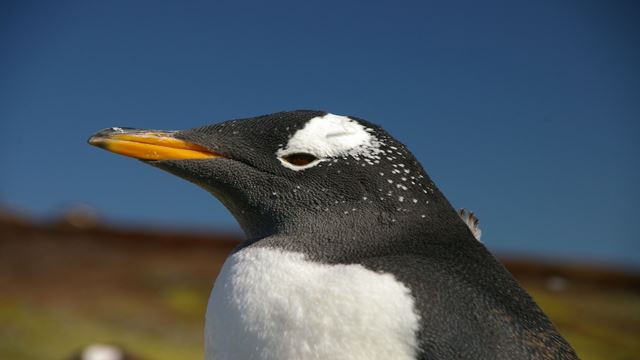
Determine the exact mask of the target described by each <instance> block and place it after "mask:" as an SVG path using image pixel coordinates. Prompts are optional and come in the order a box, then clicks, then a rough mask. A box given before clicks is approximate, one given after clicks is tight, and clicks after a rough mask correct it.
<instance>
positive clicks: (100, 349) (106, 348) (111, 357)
mask: <svg viewBox="0 0 640 360" xmlns="http://www.w3.org/2000/svg"><path fill="white" fill-rule="evenodd" d="M122 358H123V354H122V351H121V350H120V349H118V348H117V347H115V346H111V345H102V344H94V345H90V346H87V348H86V349H84V351H83V352H82V357H81V359H82V360H121V359H122Z"/></svg>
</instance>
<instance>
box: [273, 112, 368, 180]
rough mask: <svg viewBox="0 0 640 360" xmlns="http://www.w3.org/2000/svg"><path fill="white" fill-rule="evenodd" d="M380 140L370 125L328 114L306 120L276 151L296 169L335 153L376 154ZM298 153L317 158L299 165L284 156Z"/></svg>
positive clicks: (359, 155)
mask: <svg viewBox="0 0 640 360" xmlns="http://www.w3.org/2000/svg"><path fill="white" fill-rule="evenodd" d="M379 147H380V142H379V141H378V139H377V138H376V137H375V136H373V135H372V134H371V133H370V132H369V131H367V128H365V127H364V126H363V125H362V124H360V123H358V122H357V121H356V120H353V119H351V118H349V117H347V116H341V115H334V114H326V115H324V116H318V117H314V118H313V119H311V120H309V121H307V123H306V124H305V125H304V127H303V128H302V129H300V130H298V131H296V133H295V134H293V136H292V137H291V138H290V139H289V142H287V145H286V146H285V147H284V148H280V149H278V151H277V152H276V155H277V156H278V158H279V159H280V160H281V162H282V164H283V165H284V166H286V167H288V168H290V169H293V170H302V169H306V168H309V167H312V166H315V165H317V164H318V163H319V162H321V161H326V160H328V159H329V158H333V157H346V156H347V155H349V156H352V157H355V158H359V157H364V158H374V157H375V156H376V155H377V154H378V153H379V152H380V149H379ZM295 153H307V154H312V155H314V156H315V157H317V158H318V160H316V161H314V162H311V163H309V164H306V165H304V166H296V165H293V164H290V163H288V162H286V161H284V160H282V157H283V156H286V155H289V154H295Z"/></svg>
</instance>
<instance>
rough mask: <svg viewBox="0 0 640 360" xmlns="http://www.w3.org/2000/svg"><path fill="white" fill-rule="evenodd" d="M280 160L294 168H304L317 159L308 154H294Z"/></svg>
mask: <svg viewBox="0 0 640 360" xmlns="http://www.w3.org/2000/svg"><path fill="white" fill-rule="evenodd" d="M282 160H284V161H286V162H288V163H289V164H292V165H295V166H305V165H309V164H311V163H312V162H314V161H316V160H318V158H317V157H315V156H314V155H311V154H308V153H295V154H289V155H285V156H283V157H282Z"/></svg>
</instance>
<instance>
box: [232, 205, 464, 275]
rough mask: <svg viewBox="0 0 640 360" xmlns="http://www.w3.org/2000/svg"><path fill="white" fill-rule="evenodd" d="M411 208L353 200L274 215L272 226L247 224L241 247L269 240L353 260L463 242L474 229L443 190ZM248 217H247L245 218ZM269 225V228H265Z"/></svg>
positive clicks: (327, 258) (325, 257)
mask: <svg viewBox="0 0 640 360" xmlns="http://www.w3.org/2000/svg"><path fill="white" fill-rule="evenodd" d="M433 195H434V196H431V201H429V202H428V203H425V205H424V206H420V207H416V208H414V209H412V210H411V211H402V209H401V210H400V211H399V210H398V209H397V208H392V209H390V208H389V207H384V206H375V205H373V206H369V207H364V206H362V204H360V205H361V206H359V207H356V206H355V205H350V204H349V203H346V204H340V206H337V205H336V206H333V207H331V208H321V209H314V210H313V211H310V210H308V209H307V211H304V212H294V213H301V214H305V215H304V216H303V217H301V216H299V217H296V218H291V219H286V221H274V222H272V223H271V224H270V226H268V227H264V226H263V227H261V231H260V232H255V231H254V229H256V228H257V227H255V226H249V227H246V228H245V227H244V226H243V229H244V230H245V233H246V235H247V240H246V241H245V242H244V243H243V244H242V245H241V246H240V247H239V249H243V248H245V247H249V246H258V247H262V246H266V247H271V248H277V249H280V250H283V251H291V252H299V253H303V254H306V255H307V256H308V257H309V258H311V259H313V260H317V261H321V262H329V263H333V262H335V263H348V262H352V261H357V260H358V259H360V258H367V257H375V256H385V255H396V254H398V253H402V252H403V251H406V252H412V251H415V249H416V248H417V247H418V248H421V249H424V248H428V247H429V246H430V245H434V246H443V245H445V246H446V245H447V244H457V242H458V241H459V239H460V238H464V237H469V235H470V231H469V230H468V228H467V227H466V225H465V224H464V223H463V222H462V221H461V220H460V218H459V216H458V214H457V213H456V211H455V210H454V209H453V207H451V205H450V204H449V202H448V201H447V200H446V199H445V198H444V196H442V195H441V194H440V193H439V192H438V193H436V194H433ZM241 223H242V222H241ZM265 229H268V231H266V232H265V231H264V230H265Z"/></svg>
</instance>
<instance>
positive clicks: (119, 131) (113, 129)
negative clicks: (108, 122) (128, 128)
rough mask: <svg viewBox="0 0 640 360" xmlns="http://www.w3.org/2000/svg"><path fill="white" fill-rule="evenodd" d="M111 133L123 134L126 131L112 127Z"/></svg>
mask: <svg viewBox="0 0 640 360" xmlns="http://www.w3.org/2000/svg"><path fill="white" fill-rule="evenodd" d="M111 131H115V132H117V133H123V132H124V130H123V129H122V128H121V127H112V128H111Z"/></svg>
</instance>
